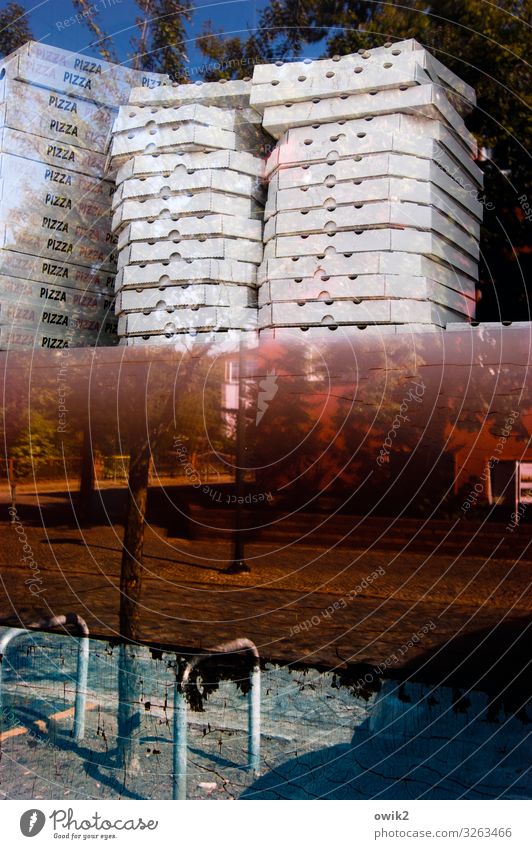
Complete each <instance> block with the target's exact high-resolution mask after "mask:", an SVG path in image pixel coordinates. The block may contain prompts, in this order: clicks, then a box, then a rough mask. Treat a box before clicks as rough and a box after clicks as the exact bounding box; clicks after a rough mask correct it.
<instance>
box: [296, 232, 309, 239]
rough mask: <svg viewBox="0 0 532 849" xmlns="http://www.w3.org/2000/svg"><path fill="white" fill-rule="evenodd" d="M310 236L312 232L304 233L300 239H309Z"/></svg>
mask: <svg viewBox="0 0 532 849" xmlns="http://www.w3.org/2000/svg"><path fill="white" fill-rule="evenodd" d="M309 236H310V233H302V234H301V235H300V237H299V238H300V239H308V237H309Z"/></svg>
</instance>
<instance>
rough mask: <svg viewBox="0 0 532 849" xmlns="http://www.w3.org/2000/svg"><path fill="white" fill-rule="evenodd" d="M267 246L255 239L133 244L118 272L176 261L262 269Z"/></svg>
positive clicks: (122, 253)
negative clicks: (127, 267) (222, 262)
mask: <svg viewBox="0 0 532 849" xmlns="http://www.w3.org/2000/svg"><path fill="white" fill-rule="evenodd" d="M262 257H263V246H262V243H261V242H257V241H252V240H251V239H221V238H219V239H205V240H201V241H199V240H197V239H177V240H174V239H172V240H166V241H163V240H162V239H158V240H157V241H156V242H155V243H154V244H152V245H150V244H149V243H148V242H133V243H132V244H130V245H128V246H126V247H125V248H123V250H121V251H120V253H119V257H118V268H123V267H124V266H125V265H133V264H138V263H146V262H168V261H170V260H172V259H204V258H212V259H236V260H240V261H241V262H251V263H254V264H256V265H258V264H259V263H260V262H262Z"/></svg>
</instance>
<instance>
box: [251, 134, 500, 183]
mask: <svg viewBox="0 0 532 849" xmlns="http://www.w3.org/2000/svg"><path fill="white" fill-rule="evenodd" d="M438 126H439V129H438V130H436V128H434V132H435V133H436V135H437V136H438V138H432V137H430V138H429V137H425V138H422V137H419V136H418V137H415V136H412V135H408V134H406V133H401V134H399V133H396V134H387V133H384V132H383V133H379V134H378V136H377V134H372V135H371V137H369V136H368V134H367V133H366V135H365V136H361V137H360V138H358V137H356V138H355V139H352V138H350V139H348V140H345V139H344V138H343V137H342V136H340V137H339V139H338V140H337V141H336V142H334V141H329V142H324V143H323V144H320V145H317V144H316V145H315V144H313V143H312V142H313V140H312V138H311V136H310V135H309V141H310V144H309V145H308V146H305V145H303V146H298V145H295V144H291V143H290V140H289V139H290V136H289V134H287V136H286V138H284V139H283V141H282V143H281V144H279V145H278V146H277V147H276V148H275V149H274V150H273V151H272V153H271V155H270V156H269V158H268V160H267V162H266V168H265V175H266V177H268V176H269V175H270V174H271V173H273V172H274V171H276V170H277V169H278V168H281V167H292V166H294V165H307V164H308V165H311V164H312V163H315V162H326V163H328V164H334V163H335V162H337V161H338V160H339V159H345V158H349V159H354V160H355V162H361V161H362V159H363V158H364V157H367V156H368V155H369V154H377V153H398V154H402V155H408V156H419V157H420V158H422V159H429V160H431V161H433V162H438V161H439V159H440V156H441V152H443V153H445V154H447V159H450V160H451V162H453V164H454V169H453V172H449V173H451V176H454V174H455V173H456V174H457V175H458V177H459V178H463V179H468V180H469V181H473V182H474V184H476V185H477V186H479V187H480V186H481V185H482V181H483V175H482V171H481V170H480V168H479V167H478V165H476V164H475V162H473V160H472V159H468V158H467V157H464V155H463V152H462V150H461V149H460V148H459V145H458V143H457V142H456V141H455V140H454V139H453V138H452V137H451V136H450V134H446V133H444V132H441V131H442V130H444V129H445V128H444V127H442V126H441V125H438ZM447 159H442V167H443V168H445V163H446V162H447Z"/></svg>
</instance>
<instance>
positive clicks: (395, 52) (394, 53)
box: [392, 50, 401, 56]
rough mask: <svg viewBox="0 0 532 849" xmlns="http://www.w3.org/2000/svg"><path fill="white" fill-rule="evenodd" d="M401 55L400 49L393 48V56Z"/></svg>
mask: <svg viewBox="0 0 532 849" xmlns="http://www.w3.org/2000/svg"><path fill="white" fill-rule="evenodd" d="M400 55H401V51H400V50H392V56H400Z"/></svg>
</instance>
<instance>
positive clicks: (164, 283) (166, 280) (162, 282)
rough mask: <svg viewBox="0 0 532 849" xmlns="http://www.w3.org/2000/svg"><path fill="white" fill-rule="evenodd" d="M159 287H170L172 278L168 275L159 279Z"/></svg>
mask: <svg viewBox="0 0 532 849" xmlns="http://www.w3.org/2000/svg"><path fill="white" fill-rule="evenodd" d="M158 282H159V286H168V285H169V284H170V278H169V277H168V274H163V275H162V277H159V281H158Z"/></svg>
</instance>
